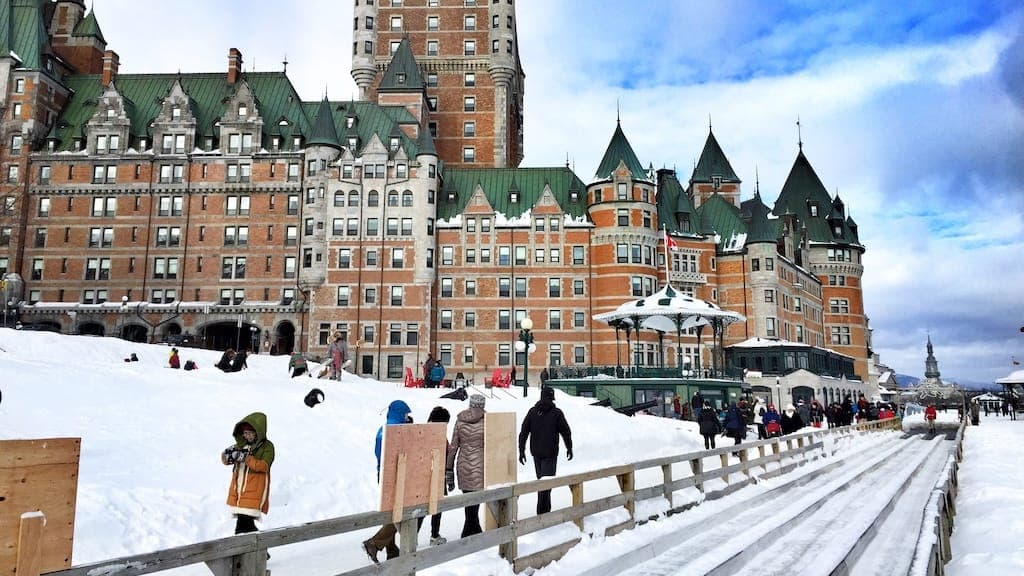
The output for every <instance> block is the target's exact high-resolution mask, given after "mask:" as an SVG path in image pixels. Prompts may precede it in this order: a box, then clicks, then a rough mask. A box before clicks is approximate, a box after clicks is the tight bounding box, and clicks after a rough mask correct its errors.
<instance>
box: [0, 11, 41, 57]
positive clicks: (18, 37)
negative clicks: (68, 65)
mask: <svg viewBox="0 0 1024 576" xmlns="http://www.w3.org/2000/svg"><path fill="white" fill-rule="evenodd" d="M5 2H10V8H9V20H0V27H3V26H9V29H8V30H9V31H8V32H7V41H6V42H7V46H6V50H5V51H4V53H3V55H4V56H6V55H8V54H9V53H10V52H14V53H15V54H17V55H18V58H19V59H20V60H21V65H20V67H21V68H28V69H30V70H38V69H40V68H41V67H42V65H43V62H42V53H43V47H44V46H45V45H46V38H47V36H46V27H45V26H44V24H43V11H42V8H41V6H42V4H44V3H45V2H46V0H0V4H3V3H5Z"/></svg>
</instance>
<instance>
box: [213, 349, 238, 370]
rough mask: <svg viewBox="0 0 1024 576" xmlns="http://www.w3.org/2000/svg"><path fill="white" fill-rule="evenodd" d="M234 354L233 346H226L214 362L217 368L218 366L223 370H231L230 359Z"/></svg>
mask: <svg viewBox="0 0 1024 576" xmlns="http://www.w3.org/2000/svg"><path fill="white" fill-rule="evenodd" d="M234 356H235V350H234V348H228V349H227V350H225V351H224V354H221V357H220V361H219V362H217V363H216V364H214V366H216V367H217V368H220V369H221V370H223V371H224V372H231V359H232V358H234Z"/></svg>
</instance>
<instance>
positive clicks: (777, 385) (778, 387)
mask: <svg viewBox="0 0 1024 576" xmlns="http://www.w3.org/2000/svg"><path fill="white" fill-rule="evenodd" d="M775 392H776V393H778V395H779V404H778V406H779V411H780V412H781V411H782V383H781V382H780V381H779V377H778V376H776V377H775Z"/></svg>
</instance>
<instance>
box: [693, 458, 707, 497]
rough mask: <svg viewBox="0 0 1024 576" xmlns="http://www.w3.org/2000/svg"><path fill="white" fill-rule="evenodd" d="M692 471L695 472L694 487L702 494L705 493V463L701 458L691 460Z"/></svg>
mask: <svg viewBox="0 0 1024 576" xmlns="http://www.w3.org/2000/svg"><path fill="white" fill-rule="evenodd" d="M690 470H692V471H693V486H694V487H695V488H697V491H698V492H700V493H701V494H703V493H704V463H703V462H702V461H701V459H700V458H694V459H693V460H690Z"/></svg>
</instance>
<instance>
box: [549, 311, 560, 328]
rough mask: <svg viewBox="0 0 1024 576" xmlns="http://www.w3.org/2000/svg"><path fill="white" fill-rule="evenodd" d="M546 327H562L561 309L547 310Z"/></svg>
mask: <svg viewBox="0 0 1024 576" xmlns="http://www.w3.org/2000/svg"><path fill="white" fill-rule="evenodd" d="M548 328H550V329H551V330H561V329H562V311H561V310H548Z"/></svg>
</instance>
